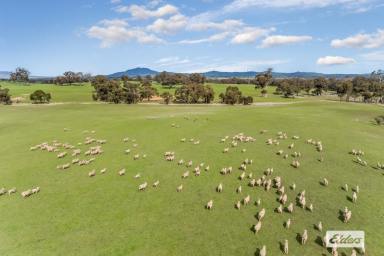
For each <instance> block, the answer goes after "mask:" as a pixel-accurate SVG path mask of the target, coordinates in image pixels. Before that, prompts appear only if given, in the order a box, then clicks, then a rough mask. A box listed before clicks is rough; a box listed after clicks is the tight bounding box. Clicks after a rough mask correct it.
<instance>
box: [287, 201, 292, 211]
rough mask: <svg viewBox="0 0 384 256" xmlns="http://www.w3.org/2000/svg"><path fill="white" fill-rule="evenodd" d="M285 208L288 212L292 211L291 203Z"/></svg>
mask: <svg viewBox="0 0 384 256" xmlns="http://www.w3.org/2000/svg"><path fill="white" fill-rule="evenodd" d="M287 210H288V212H289V213H292V212H293V203H290V204H289V205H288V207H287Z"/></svg>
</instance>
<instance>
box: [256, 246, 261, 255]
mask: <svg viewBox="0 0 384 256" xmlns="http://www.w3.org/2000/svg"><path fill="white" fill-rule="evenodd" d="M260 251H261V249H260V248H257V249H256V251H255V256H260Z"/></svg>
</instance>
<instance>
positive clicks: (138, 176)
mask: <svg viewBox="0 0 384 256" xmlns="http://www.w3.org/2000/svg"><path fill="white" fill-rule="evenodd" d="M140 177H141V174H140V173H138V174H136V175H135V176H134V177H133V178H135V179H138V178H140Z"/></svg>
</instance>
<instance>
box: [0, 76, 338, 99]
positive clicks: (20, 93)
mask: <svg viewBox="0 0 384 256" xmlns="http://www.w3.org/2000/svg"><path fill="white" fill-rule="evenodd" d="M0 85H1V86H2V87H3V88H8V89H9V90H10V94H11V95H12V97H13V98H15V97H22V98H23V102H29V95H30V94H31V93H33V92H34V91H35V90H43V91H45V92H48V93H51V95H52V102H56V103H59V102H60V103H61V102H65V103H68V102H70V103H71V102H93V100H92V91H93V87H92V86H91V85H90V84H84V85H80V86H79V85H73V86H58V85H49V84H31V85H25V84H17V83H16V84H15V83H9V82H4V81H3V82H0ZM153 85H154V87H156V88H157V90H158V92H159V94H161V93H163V92H165V91H169V92H171V93H172V94H173V93H174V91H175V89H174V88H172V89H169V88H164V87H162V86H161V85H159V84H157V83H154V84H153ZM209 85H211V86H212V87H213V89H214V90H215V102H219V94H220V93H222V92H225V89H226V88H227V86H229V85H224V84H209ZM233 86H238V87H239V88H240V90H241V91H242V93H243V95H245V96H252V97H253V98H254V101H255V102H292V101H303V100H305V101H307V100H313V99H318V97H317V98H315V97H310V96H307V95H300V96H299V97H296V98H293V99H292V98H284V97H282V96H281V95H275V94H273V92H274V91H275V87H269V88H267V89H268V97H262V96H261V94H260V89H258V90H255V88H254V86H253V85H248V84H240V85H233ZM324 98H334V97H329V96H328V97H324ZM144 103H145V101H144Z"/></svg>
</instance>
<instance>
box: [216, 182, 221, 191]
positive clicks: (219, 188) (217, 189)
mask: <svg viewBox="0 0 384 256" xmlns="http://www.w3.org/2000/svg"><path fill="white" fill-rule="evenodd" d="M216 191H217V192H219V193H221V192H223V184H221V183H220V184H219V186H217V188H216Z"/></svg>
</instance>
